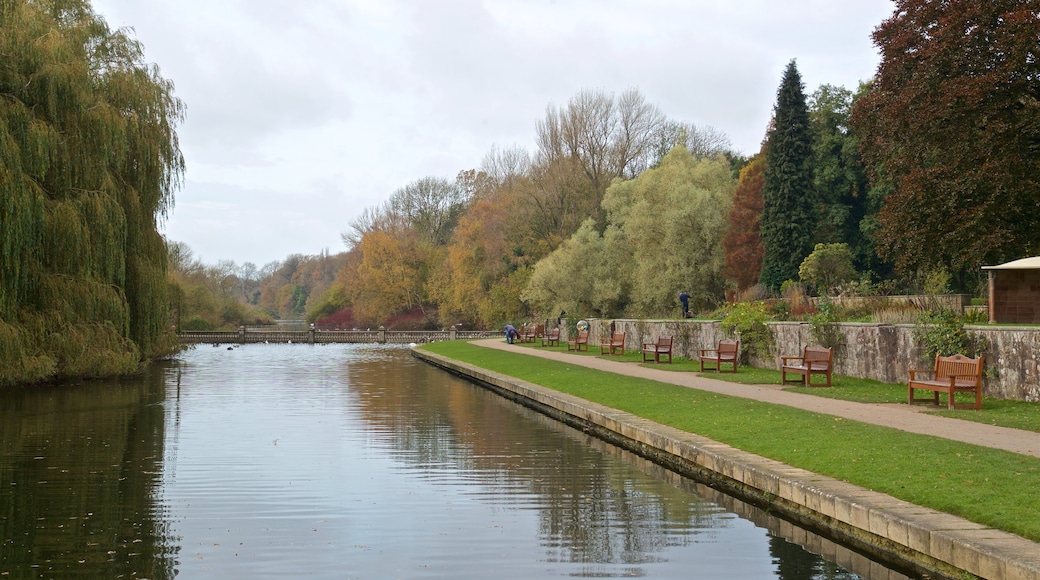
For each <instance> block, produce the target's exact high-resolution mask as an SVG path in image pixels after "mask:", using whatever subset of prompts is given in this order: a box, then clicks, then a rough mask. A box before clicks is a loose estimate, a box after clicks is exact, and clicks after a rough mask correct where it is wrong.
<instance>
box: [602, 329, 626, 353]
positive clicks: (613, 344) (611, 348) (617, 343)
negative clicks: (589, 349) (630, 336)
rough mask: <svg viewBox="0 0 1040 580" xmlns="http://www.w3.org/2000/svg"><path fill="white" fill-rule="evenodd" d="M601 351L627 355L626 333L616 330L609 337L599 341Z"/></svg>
mask: <svg viewBox="0 0 1040 580" xmlns="http://www.w3.org/2000/svg"><path fill="white" fill-rule="evenodd" d="M599 353H600V354H615V353H617V354H620V355H621V356H625V333H624V332H615V333H614V334H612V335H610V338H609V339H606V338H604V339H602V340H600V341H599Z"/></svg>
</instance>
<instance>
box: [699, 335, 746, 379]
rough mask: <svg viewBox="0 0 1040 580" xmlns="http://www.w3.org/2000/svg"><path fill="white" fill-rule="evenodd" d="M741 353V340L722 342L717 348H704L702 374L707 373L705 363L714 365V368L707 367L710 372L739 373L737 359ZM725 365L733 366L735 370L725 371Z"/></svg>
mask: <svg viewBox="0 0 1040 580" xmlns="http://www.w3.org/2000/svg"><path fill="white" fill-rule="evenodd" d="M739 351H740V341H739V340H720V341H719V344H718V346H717V347H716V348H702V349H701V372H702V373H703V372H704V371H705V367H704V365H705V363H708V364H714V366H709V367H707V370H709V371H715V372H717V373H724V372H734V373H735V372H737V357H738V352H739ZM724 364H731V365H733V370H732V371H725V370H723V369H722V365H724Z"/></svg>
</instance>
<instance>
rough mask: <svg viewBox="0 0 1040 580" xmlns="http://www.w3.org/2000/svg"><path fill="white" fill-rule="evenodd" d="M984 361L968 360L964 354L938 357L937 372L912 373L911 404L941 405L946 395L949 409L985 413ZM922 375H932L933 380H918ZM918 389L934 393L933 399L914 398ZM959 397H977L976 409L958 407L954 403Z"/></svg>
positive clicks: (981, 359) (966, 406)
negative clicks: (981, 410) (956, 397)
mask: <svg viewBox="0 0 1040 580" xmlns="http://www.w3.org/2000/svg"><path fill="white" fill-rule="evenodd" d="M983 359H984V357H981V356H980V357H979V358H968V357H966V356H964V355H963V354H955V355H953V356H937V357H935V368H934V369H932V370H925V369H911V370H908V371H907V372H908V373H909V374H910V379H909V381H907V402H908V403H909V404H911V405H912V404H914V403H931V404H933V405H938V404H939V393H946V398H947V400H946V404H947V407H948V408H949V409H976V410H978V409H981V408H982V363H983ZM919 374H930V375H931V378H930V379H924V378H918V375H919ZM914 389H925V390H928V391H932V396H931V397H929V398H924V399H915V398H914ZM955 393H974V394H975V404H974V405H957V404H955V403H954V400H953V396H954V394H955Z"/></svg>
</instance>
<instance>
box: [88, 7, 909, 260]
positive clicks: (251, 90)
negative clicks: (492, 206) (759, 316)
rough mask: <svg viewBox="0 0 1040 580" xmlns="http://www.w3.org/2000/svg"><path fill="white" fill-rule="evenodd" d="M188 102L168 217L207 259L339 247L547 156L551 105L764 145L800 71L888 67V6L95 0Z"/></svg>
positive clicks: (177, 233)
mask: <svg viewBox="0 0 1040 580" xmlns="http://www.w3.org/2000/svg"><path fill="white" fill-rule="evenodd" d="M94 7H95V9H96V10H97V11H98V12H99V13H100V14H102V15H103V16H104V17H105V18H106V20H107V21H108V22H109V24H110V25H111V26H113V27H121V26H132V27H133V28H134V29H135V31H136V36H137V38H138V39H139V40H140V41H141V42H142V44H143V45H144V46H145V50H146V57H147V59H148V60H149V61H152V62H155V63H157V64H158V65H159V67H160V69H161V70H162V73H163V75H164V76H165V77H167V78H169V79H171V80H172V81H173V82H174V83H175V86H176V91H177V95H178V96H179V97H180V98H181V99H182V100H184V101H185V103H186V104H187V109H188V117H187V120H186V122H185V123H184V124H183V125H182V126H181V127H180V130H179V132H178V133H179V136H180V139H181V147H182V149H183V151H184V154H185V158H186V160H187V163H188V173H187V179H186V183H185V186H184V188H183V189H182V190H181V191H179V192H178V193H177V195H176V200H177V202H176V206H175V208H174V211H173V213H172V215H171V217H170V218H169V220H168V222H167V226H166V234H167V236H168V237H169V238H171V239H174V240H177V241H182V242H185V243H187V244H188V245H189V246H190V247H191V248H192V249H193V250H194V251H195V253H196V255H199V256H203V257H204V259H205V260H207V261H208V262H216V261H217V260H220V259H233V260H235V261H236V262H239V263H241V262H245V261H251V262H253V263H256V264H263V263H267V262H270V261H272V260H279V259H283V258H285V257H286V256H288V255H290V254H294V253H303V254H314V253H317V252H319V251H321V250H323V249H326V248H327V249H329V250H331V251H333V252H336V251H340V250H341V249H342V245H341V243H340V239H339V234H340V232H342V231H344V230H346V229H347V228H348V225H349V223H350V222H351V221H352V220H353V219H354V218H355V217H356V216H357V215H358V214H360V212H361V211H362V210H364V209H365V208H366V207H371V206H374V205H376V204H378V203H381V202H382V201H383V200H385V199H386V198H387V197H389V196H390V195H391V194H392V193H393V192H394V191H395V190H396V189H398V188H400V187H402V186H404V185H406V184H407V183H409V182H411V181H414V180H416V179H419V178H422V177H425V176H430V175H433V176H437V177H445V178H453V177H454V176H455V174H456V173H458V172H459V171H462V170H465V169H472V168H475V167H477V166H478V165H479V164H480V161H481V159H482V158H483V156H484V154H486V153H487V152H488V151H489V150H490V149H491V147H492V146H493V145H498V146H512V145H514V144H518V145H521V146H523V147H527V148H531V149H533V143H534V126H535V122H536V121H537V120H539V119H540V118H542V117H543V116H544V114H545V108H546V106H547V105H549V104H556V105H562V104H565V103H566V102H567V100H568V99H569V98H571V97H572V96H574V95H575V94H576V93H577V92H578V91H580V90H583V89H602V90H605V91H610V92H620V91H623V90H625V89H627V88H631V87H635V88H638V89H639V90H640V91H641V92H642V93H643V95H644V96H645V97H646V99H647V100H648V101H649V102H651V103H655V104H657V105H659V106H660V107H661V109H662V111H663V112H664V113H665V114H666V115H668V116H669V117H670V118H673V119H676V120H681V121H691V122H694V123H697V124H699V125H711V126H714V127H715V128H717V129H719V130H721V131H723V132H725V133H726V134H728V135H729V136H730V138H731V140H732V142H733V144H734V146H735V147H736V148H738V149H740V150H742V151H743V152H745V153H753V152H755V151H757V150H758V147H759V144H760V142H761V140H762V138H763V136H764V134H765V129H766V125H767V123H768V120H769V116H770V115H771V112H772V107H773V104H774V101H775V97H776V88H777V86H778V85H779V83H780V77H781V74H782V72H783V69H784V66H786V64H787V62H789V61H790V60H791V59H792V58H795V59H797V60H798V68H799V71H800V72H801V73H802V77H803V79H804V81H805V84H806V90H807V91H809V92H811V91H813V90H814V89H815V88H816V87H817V86H819V85H820V84H822V83H828V84H835V85H843V86H846V87H849V88H854V87H855V85H856V83H858V82H859V81H861V80H866V79H868V78H869V77H870V76H871V75H872V74H873V72H874V69H875V67H876V65H877V53H876V50H875V49H874V47H873V45H872V42H871V39H870V32H871V31H872V30H873V28H874V27H875V26H877V24H879V23H880V22H881V20H882V19H884V18H886V17H887V16H888V15H889V14H890V13H891V11H892V8H893V6H892V3H891V1H890V0H846V1H842V2H834V1H833V0H790V1H787V2H775V1H773V0H640V1H638V2H637V1H635V0H445V1H437V2H426V1H408V0H308V1H307V2H294V3H292V2H286V1H284V0H219V1H213V0H208V1H201V0H95V1H94Z"/></svg>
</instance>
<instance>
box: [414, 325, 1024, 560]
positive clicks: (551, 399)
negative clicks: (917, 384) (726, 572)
mask: <svg viewBox="0 0 1040 580" xmlns="http://www.w3.org/2000/svg"><path fill="white" fill-rule="evenodd" d="M475 343H476V344H478V345H480V346H484V347H488V348H499V349H503V350H511V351H516V352H520V353H522V354H531V355H535V356H541V357H544V358H548V359H554V360H562V361H566V362H568V363H571V364H576V365H581V366H585V367H588V368H597V369H601V370H605V371H609V372H615V373H618V374H624V375H629V376H637V377H642V378H647V379H652V380H657V381H661V382H668V383H674V384H680V385H685V386H689V387H691V388H697V389H702V390H708V391H712V392H717V393H723V394H729V395H734V396H741V397H747V398H754V399H756V400H766V401H767V402H772V403H777V404H783V405H788V406H793V407H799V408H803V409H808V410H811V411H814V412H819V413H825V414H831V415H837V416H841V417H845V418H848V419H853V420H857V421H863V422H867V423H874V424H878V425H884V426H889V427H893V428H896V429H902V430H904V431H909V432H913V433H923V434H928V435H934V436H938V437H947V438H949V439H954V440H959V441H965V442H969V443H974V444H977V445H985V446H988V447H996V448H999V449H1006V450H1008V451H1013V452H1015V453H1023V454H1026V455H1033V456H1040V436H1038V435H1037V434H1036V433H1029V432H1025V431H1021V430H1016V429H1005V428H996V427H993V426H990V425H984V424H978V423H973V422H970V421H962V420H957V419H950V418H946V417H937V416H931V415H925V414H922V413H919V412H917V411H914V410H911V408H909V406H906V407H907V409H899V408H898V406H893V405H887V406H886V405H872V404H863V403H850V402H847V401H835V400H832V399H825V398H821V397H813V396H811V395H801V394H798V393H790V392H785V391H782V390H780V389H779V388H770V387H766V386H761V385H757V386H756V385H740V384H735V383H727V382H724V381H718V380H713V379H707V378H703V377H698V376H696V375H694V373H683V372H675V371H665V370H658V369H654V368H647V367H643V366H640V365H639V364H635V363H631V362H628V363H625V362H621V361H615V360H609V359H605V358H599V357H591V356H584V355H574V354H567V353H566V352H560V351H551V350H539V349H536V348H524V347H518V346H516V345H509V344H506V343H505V342H504V341H503V340H501V339H490V340H480V341H475ZM414 352H415V353H416V356H418V357H419V358H422V359H424V360H427V361H428V362H431V363H433V364H436V365H438V366H442V367H444V368H447V369H449V370H452V371H453V372H457V373H459V374H462V375H466V376H469V377H472V378H474V379H476V380H478V381H480V382H482V383H485V384H488V385H492V386H494V387H495V388H498V389H503V390H507V391H509V392H512V393H515V394H517V395H519V396H521V397H524V398H526V399H528V400H530V401H535V402H537V403H538V404H540V405H542V406H544V407H546V408H551V409H555V410H558V411H560V412H562V413H564V414H566V415H568V416H571V417H574V418H578V420H579V421H582V422H588V423H589V424H594V425H597V426H599V427H602V428H603V429H606V430H609V431H611V432H614V433H618V434H620V435H622V436H623V437H624V438H626V439H628V440H631V441H634V442H636V443H637V444H641V445H646V446H648V447H651V448H653V449H658V450H661V451H662V452H664V453H666V454H669V455H671V456H674V457H675V458H677V459H676V460H677V461H680V462H683V463H684V464H687V465H689V466H690V468H691V471H696V470H707V471H709V472H711V473H715V474H717V475H718V476H719V477H722V478H724V479H725V480H726V481H728V482H730V483H731V485H732V486H733V488H734V489H741V488H743V489H747V490H751V491H752V493H760V494H765V495H766V496H768V497H773V498H775V501H776V502H777V504H778V505H780V506H782V509H784V510H786V511H788V513H791V514H795V515H797V516H799V517H805V518H808V520H809V521H816V522H817V523H818V524H819V525H821V526H823V527H827V528H830V529H832V530H836V531H838V532H839V533H844V534H845V535H846V536H847V537H848V539H849V540H850V541H852V542H854V543H857V542H858V543H861V544H862V545H869V546H873V547H874V548H876V549H877V551H878V552H880V553H888V554H890V555H892V556H893V557H895V556H899V557H902V558H909V559H910V561H913V562H915V563H916V564H917V565H919V566H920V567H921V568H922V569H925V570H933V571H936V572H939V573H940V574H944V575H948V576H952V575H960V574H962V573H963V572H968V573H970V574H973V575H974V576H976V577H979V578H1007V579H1030V580H1040V544H1038V543H1036V542H1032V541H1030V540H1026V539H1024V538H1021V537H1019V536H1016V535H1014V534H1010V533H1007V532H1003V531H1000V530H995V529H992V528H989V527H987V526H983V525H981V524H976V523H973V522H970V521H967V520H965V519H963V518H959V517H956V516H952V515H949V514H945V513H942V512H938V511H935V510H932V509H929V508H924V507H921V506H917V505H914V504H911V503H908V502H905V501H903V500H899V499H896V498H893V497H891V496H888V495H885V494H881V493H878V492H873V491H870V490H867V489H864V488H861V487H858V486H855V485H852V484H849V483H846V482H843V481H838V480H835V479H833V478H829V477H826V476H822V475H819V474H816V473H812V472H809V471H806V470H803V469H799V468H795V467H791V466H788V465H785V464H783V463H780V462H777V461H774V460H771V459H767V458H764V457H761V456H758V455H754V454H751V453H748V452H745V451H741V450H739V449H736V448H733V447H730V446H728V445H724V444H721V443H718V442H716V441H713V440H710V439H707V438H705V437H701V436H699V435H695V434H691V433H687V432H684V431H680V430H678V429H674V428H671V427H667V426H664V425H659V424H657V423H653V422H652V421H648V420H646V419H644V418H641V417H637V416H634V415H631V414H628V413H624V412H621V411H619V410H617V409H611V408H609V407H605V406H603V405H599V404H596V403H593V402H590V401H585V400H583V399H579V398H577V397H572V396H570V395H567V394H565V393H560V392H558V391H553V390H551V389H547V388H544V387H541V386H539V385H534V384H532V383H527V382H525V381H521V380H519V379H516V378H514V377H508V376H506V375H501V374H498V373H494V372H491V371H488V370H486V369H481V368H479V367H475V366H473V365H468V364H465V363H461V362H458V361H454V360H451V359H447V358H445V357H441V356H439V355H433V354H431V353H429V352H425V351H414ZM980 428H984V429H982V430H984V431H986V434H985V435H984V436H981V437H980V436H979V435H978V434H977V433H972V432H969V429H970V430H971V431H974V430H978V429H980ZM1030 439H1031V440H1032V441H1031V440H1030ZM983 441H985V443H983Z"/></svg>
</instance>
